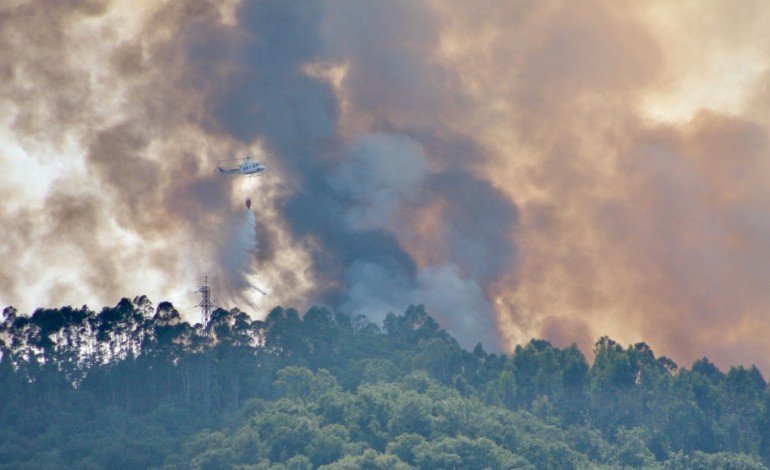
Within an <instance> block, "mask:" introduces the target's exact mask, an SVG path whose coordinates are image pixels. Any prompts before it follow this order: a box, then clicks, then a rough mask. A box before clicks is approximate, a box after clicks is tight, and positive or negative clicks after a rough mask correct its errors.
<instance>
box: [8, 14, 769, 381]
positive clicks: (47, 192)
mask: <svg viewBox="0 0 770 470" xmlns="http://www.w3.org/2000/svg"><path fill="white" fill-rule="evenodd" d="M726 12H729V14H726ZM768 16H770V8H768V7H767V6H766V5H764V4H763V3H761V2H743V3H741V5H739V6H738V5H736V4H735V3H734V2H713V3H710V4H709V5H708V6H704V5H702V3H701V2H678V3H677V4H676V5H671V4H670V2H653V3H645V4H640V5H630V4H624V5H620V4H615V3H607V2H603V1H596V2H587V3H586V2H583V3H580V4H577V3H575V2H565V1H559V0H553V1H543V2H529V1H522V2H473V3H469V2H464V1H441V2H438V1H437V2H411V1H400V0H392V1H388V2H361V1H353V0H326V1H307V2H283V1H278V0H260V1H257V0H232V1H228V2H215V1H213V0H212V1H207V0H201V1H197V2H166V3H158V2H151V1H147V2H137V1H128V0H113V1H107V0H105V1H97V0H91V1H77V0H69V1H66V2H53V1H51V2H45V1H44V2H40V1H38V2H27V1H24V0H19V1H13V2H6V3H4V4H3V5H2V6H0V40H2V43H3V48H2V50H1V51H0V77H2V80H1V81H0V103H2V106H3V109H4V111H5V112H4V113H3V116H1V117H0V163H2V165H3V167H4V169H7V171H4V172H3V176H2V177H0V183H2V184H0V196H2V197H3V204H2V205H0V236H1V237H2V239H3V244H2V245H0V256H2V259H3V263H2V266H1V267H0V303H2V304H4V305H6V304H13V305H15V306H17V307H20V308H21V309H22V310H24V309H31V308H34V307H37V306H42V305H55V304H66V303H70V304H75V305H78V304H81V303H85V302H88V303H90V304H97V305H99V304H109V303H113V302H115V301H116V300H117V299H118V298H119V297H121V296H125V295H133V294H134V293H136V294H140V293H144V294H148V295H150V297H151V298H160V297H169V296H173V295H174V294H175V293H180V294H181V293H184V292H188V291H189V290H190V289H191V288H193V287H194V283H193V282H194V281H193V280H194V279H195V278H196V277H198V276H199V275H200V274H202V273H204V272H208V273H210V274H212V277H213V278H214V279H216V283H215V284H214V286H213V288H214V292H215V296H217V292H218V293H219V294H218V297H219V298H218V300H219V301H220V302H221V303H223V304H234V305H239V306H241V307H245V306H247V308H251V309H253V310H254V312H253V313H255V314H256V315H259V312H260V309H263V308H264V307H267V308H269V306H271V305H275V304H284V305H292V306H296V307H299V308H304V307H306V306H308V305H309V304H311V303H325V304H327V305H330V306H332V307H335V308H340V309H342V310H346V311H350V312H352V313H366V314H369V315H370V316H372V318H374V319H381V318H382V317H383V316H384V315H385V314H387V312H389V311H394V312H398V311H401V310H402V309H403V308H404V307H406V306H407V305H408V304H410V303H424V304H425V305H426V306H427V308H428V311H429V312H430V313H431V314H432V315H434V316H435V317H436V318H437V319H438V320H439V322H440V323H441V324H442V325H443V326H445V327H446V328H447V329H449V331H450V332H452V333H453V334H455V335H456V336H457V337H458V338H459V339H460V340H461V342H462V343H463V344H464V345H465V346H473V344H475V343H476V342H477V341H482V342H484V344H485V346H487V347H491V348H494V347H501V348H503V349H506V348H510V347H511V346H512V345H513V344H515V343H517V342H521V341H526V340H528V339H529V338H530V337H541V336H544V337H546V338H547V339H551V340H553V341H554V342H556V343H557V344H559V345H566V344H568V343H571V342H578V344H579V345H580V346H581V347H582V348H583V350H584V351H586V352H588V351H590V348H591V344H592V343H593V341H595V339H596V338H597V337H598V336H600V335H605V334H607V335H610V336H611V337H613V338H614V339H616V340H619V341H622V342H630V341H647V342H648V343H649V344H650V345H651V346H652V347H653V349H654V350H655V351H656V352H657V353H658V354H666V355H669V356H672V357H673V358H674V359H675V360H677V361H680V362H683V363H687V361H692V360H693V359H695V358H697V357H700V356H702V355H704V354H708V355H710V357H711V358H712V359H713V360H716V361H717V362H718V363H719V364H721V365H727V364H728V363H738V362H740V363H757V364H758V365H760V366H761V367H763V368H764V370H770V363H768V362H766V361H767V360H766V359H765V358H766V357H767V352H768V345H767V342H766V341H765V340H764V338H766V337H767V333H768V332H767V331H766V330H767V327H765V322H763V321H762V319H763V317H762V315H763V312H764V311H765V310H766V308H767V307H768V306H769V305H770V295H769V294H768V293H767V292H770V291H768V290H767V289H765V286H764V283H765V282H764V279H766V278H767V275H768V274H769V271H770V261H768V260H770V256H768V255H769V254H770V253H768V248H766V247H767V246H770V244H768V240H769V239H770V217H769V216H768V211H767V209H766V206H767V202H768V200H770V191H768V189H767V185H766V184H765V182H766V181H768V177H769V176H770V174H769V173H770V166H769V165H770V163H769V162H768V135H767V131H768V126H770V118H768V113H767V110H768V109H770V105H769V104H768V103H770V93H769V92H768V91H767V90H770V86H768V84H769V83H770V80H769V79H768V76H767V74H766V72H765V71H766V70H767V66H768V62H769V61H770V50H768V48H767V46H766V44H770V42H768V41H761V40H757V39H758V38H760V39H761V38H766V37H767V35H768V33H767V32H766V28H765V26H764V25H766V24H767V20H768ZM246 152H254V153H257V154H260V155H262V156H263V158H264V160H265V163H266V164H267V166H268V167H269V171H268V173H267V175H266V176H264V177H261V178H259V179H253V180H238V179H235V178H226V177H222V176H219V175H215V174H213V169H214V167H215V165H216V162H217V161H218V160H220V159H224V158H232V156H233V155H242V154H244V153H246ZM246 196H251V197H252V200H253V209H254V212H253V213H249V212H247V211H246V210H245V208H244V207H243V200H244V198H245V197H246ZM252 216H253V217H254V219H253V220H246V219H244V217H252ZM254 233H256V239H257V240H258V241H259V249H258V250H256V249H254V246H255V245H254V243H255V242H254V238H253V234H254ZM257 286H258V287H259V289H263V290H264V291H266V292H268V294H269V295H267V296H265V295H262V293H261V292H260V291H259V290H258V289H255V287H257ZM192 303H193V302H191V304H192ZM225 306H226V305H225ZM194 315H195V314H194V313H193V314H191V316H192V317H193V318H197V317H195V316H194Z"/></svg>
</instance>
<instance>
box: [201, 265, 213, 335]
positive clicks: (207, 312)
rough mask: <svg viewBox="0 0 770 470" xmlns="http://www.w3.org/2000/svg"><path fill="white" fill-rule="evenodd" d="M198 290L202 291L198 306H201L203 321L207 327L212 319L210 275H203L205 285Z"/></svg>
mask: <svg viewBox="0 0 770 470" xmlns="http://www.w3.org/2000/svg"><path fill="white" fill-rule="evenodd" d="M198 292H200V293H201V303H199V304H198V306H199V307H200V308H201V316H202V317H201V321H202V322H203V327H204V328H205V327H206V325H208V324H209V320H211V288H210V287H209V277H208V275H206V276H204V277H203V285H202V286H201V288H200V289H198Z"/></svg>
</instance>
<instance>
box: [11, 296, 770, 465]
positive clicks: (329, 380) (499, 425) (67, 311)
mask: <svg viewBox="0 0 770 470" xmlns="http://www.w3.org/2000/svg"><path fill="white" fill-rule="evenodd" d="M1 320H2V321H1V322H0V354H1V357H0V468H25V469H34V468H86V469H87V468H211V469H215V468H216V469H219V468H242V469H246V468H265V469H267V468H276V469H278V468H286V469H289V468H291V469H304V468H325V469H348V468H351V469H352V468H383V469H386V468H387V469H390V468H431V469H432V468H458V469H459V468H463V469H474V468H478V469H483V468H622V467H629V468H641V467H644V468H662V469H685V468H687V469H690V468H735V469H754V468H766V467H765V465H767V464H768V463H770V392H768V390H767V384H766V382H765V380H764V378H763V377H762V374H761V373H760V372H759V371H758V370H757V369H756V368H754V367H752V368H750V369H747V368H744V367H733V368H731V369H730V370H729V371H727V372H726V373H725V372H722V371H720V370H719V369H718V368H717V367H716V366H714V364H712V363H711V362H709V361H708V360H707V359H705V358H704V359H701V360H698V361H696V362H695V363H694V364H693V365H692V367H691V368H690V369H686V368H680V367H678V366H677V365H676V364H675V363H674V362H673V361H671V360H670V359H667V358H665V357H656V356H655V355H654V353H653V351H652V350H651V349H650V348H649V347H648V346H647V345H646V344H644V343H638V344H635V345H631V346H628V347H623V346H622V345H620V344H618V343H616V342H614V341H613V340H611V339H610V338H607V337H604V338H601V339H599V340H598V341H597V343H596V345H595V351H594V352H595V356H594V361H593V364H591V365H589V363H588V362H587V361H586V358H585V357H584V355H583V354H582V353H581V352H580V351H579V350H578V349H577V347H575V346H574V345H573V346H570V347H567V348H564V349H559V348H555V347H553V346H552V345H551V344H550V343H548V342H547V341H543V340H532V341H530V342H529V343H528V344H526V345H522V346H517V347H516V348H515V351H514V353H513V354H512V355H511V356H510V357H508V356H505V355H497V354H489V353H487V352H485V351H484V349H483V348H482V347H481V346H480V345H479V346H477V347H476V348H475V349H474V350H473V351H467V350H464V349H462V348H461V347H460V346H459V345H458V343H457V341H456V340H455V339H454V338H452V337H451V336H450V335H449V334H447V333H446V332H445V331H444V330H442V329H441V328H440V327H439V325H438V324H437V323H436V322H435V321H434V320H433V319H432V318H431V317H430V316H429V315H428V314H427V313H426V312H425V310H424V309H423V308H422V307H421V306H412V307H409V308H408V309H407V311H406V312H405V313H404V314H403V315H394V314H389V315H388V316H387V318H386V319H385V321H384V322H383V324H382V325H381V326H379V325H376V324H374V323H372V322H370V321H368V320H367V319H366V318H365V317H363V316H356V317H350V316H348V315H345V314H342V313H338V312H332V311H329V310H327V309H324V308H311V309H310V310H309V311H308V312H306V313H305V314H304V315H303V316H300V315H299V313H298V312H297V311H296V310H293V309H284V308H280V307H278V308H275V309H274V310H273V311H271V312H270V314H269V315H268V316H267V318H266V319H265V320H264V321H252V320H251V318H250V317H249V316H248V315H247V314H245V313H243V312H241V311H239V310H237V309H234V310H231V311H226V310H221V309H220V310H216V311H215V312H213V314H212V318H211V321H210V322H209V324H208V325H206V327H205V328H204V327H202V326H201V325H200V324H196V325H190V324H189V323H187V322H184V321H182V319H181V317H180V315H179V312H178V311H177V310H176V309H175V308H174V307H173V305H172V304H170V303H168V302H163V303H161V304H159V305H158V306H157V308H155V307H154V306H153V305H152V303H151V302H150V301H149V300H148V299H147V298H146V297H144V296H142V297H138V298H135V299H133V300H129V299H123V300H121V301H120V302H119V303H118V304H117V305H116V306H115V307H111V308H104V309H102V310H101V311H100V312H94V311H91V310H89V309H88V308H86V307H82V308H80V309H74V308H71V307H62V308H60V309H39V310H37V311H35V312H34V313H33V314H32V315H29V316H27V315H20V314H18V312H16V311H15V310H14V309H13V308H10V307H9V308H6V309H5V310H4V311H3V314H2V319H1Z"/></svg>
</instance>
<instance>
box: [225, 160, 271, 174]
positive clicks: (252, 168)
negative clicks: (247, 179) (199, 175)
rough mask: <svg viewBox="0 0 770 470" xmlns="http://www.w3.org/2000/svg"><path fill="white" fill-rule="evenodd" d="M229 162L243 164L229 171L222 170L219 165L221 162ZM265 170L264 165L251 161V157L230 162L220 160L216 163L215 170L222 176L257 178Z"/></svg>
mask: <svg viewBox="0 0 770 470" xmlns="http://www.w3.org/2000/svg"><path fill="white" fill-rule="evenodd" d="M231 161H239V162H243V163H241V164H239V165H238V168H233V169H231V170H227V169H224V168H222V167H221V166H219V165H220V163H222V162H231ZM266 169H267V168H265V165H263V164H261V163H259V162H255V161H253V160H252V159H251V156H247V157H246V158H234V159H230V160H220V161H219V162H218V163H217V170H219V173H220V174H222V175H245V176H259V175H261V174H262V172H264V171H265V170H266Z"/></svg>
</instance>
